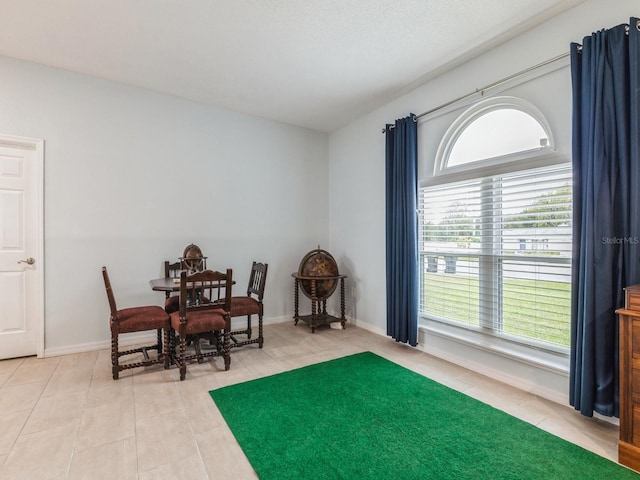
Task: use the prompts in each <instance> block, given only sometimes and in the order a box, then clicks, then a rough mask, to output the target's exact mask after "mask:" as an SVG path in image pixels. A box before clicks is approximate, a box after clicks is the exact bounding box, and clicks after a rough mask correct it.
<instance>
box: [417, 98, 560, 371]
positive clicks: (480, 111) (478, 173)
mask: <svg viewBox="0 0 640 480" xmlns="http://www.w3.org/2000/svg"><path fill="white" fill-rule="evenodd" d="M500 108H511V109H516V110H520V111H522V112H524V113H526V114H528V115H530V116H531V117H533V119H535V120H536V121H538V123H539V124H540V125H541V126H542V128H543V129H544V131H545V133H546V135H547V138H548V143H547V145H546V146H544V147H542V148H536V149H529V150H524V151H520V152H515V153H510V154H507V155H501V156H497V157H493V158H489V159H483V160H478V161H472V162H469V163H466V164H462V165H456V166H453V167H448V166H447V160H448V155H449V154H450V152H451V150H452V148H453V145H454V144H455V141H456V140H457V139H458V138H459V136H460V134H461V133H462V132H463V131H464V129H465V128H466V127H468V126H469V125H470V124H471V123H472V122H473V121H475V120H476V119H477V118H479V117H481V116H482V115H484V114H486V113H489V112H491V111H494V110H497V109H500ZM562 164H566V165H567V166H568V168H570V158H567V156H566V155H558V154H557V153H556V151H555V141H554V137H553V133H552V130H551V127H550V124H549V122H548V121H547V119H546V118H545V116H544V115H543V114H542V113H541V112H540V110H539V109H538V108H536V107H535V106H534V105H533V104H531V103H530V102H528V101H526V100H524V99H522V98H518V97H513V96H500V97H492V98H488V99H484V100H481V101H479V102H476V103H475V104H474V105H472V106H471V107H469V108H467V109H466V110H465V111H464V112H463V113H462V114H460V115H459V116H458V117H457V118H456V119H455V120H454V121H453V122H452V124H451V125H450V127H449V128H448V129H447V130H446V132H445V134H444V135H443V137H442V140H441V142H440V144H439V146H438V150H437V154H436V161H435V162H434V171H433V175H432V176H431V177H429V178H428V179H426V180H425V181H422V182H421V185H420V190H423V189H424V188H428V187H431V186H434V185H442V184H448V183H455V182H457V181H460V180H468V179H474V178H475V179H482V178H484V177H489V176H493V175H499V174H504V173H511V172H518V171H525V170H531V169H535V168H540V167H545V166H551V165H562ZM420 215H422V212H420ZM419 254H420V255H421V254H422V250H421V251H420V252H419ZM419 261H420V262H422V259H420V260H419ZM569 262H570V260H569ZM421 267H422V263H421V264H420V268H421ZM420 284H421V287H422V280H421V281H420ZM419 317H420V327H421V328H425V329H427V330H429V331H430V332H431V333H435V334H437V335H441V336H443V337H447V338H450V339H453V340H455V341H458V342H461V343H468V344H471V345H474V346H477V347H478V346H479V347H481V348H483V349H487V350H491V351H495V352H499V353H501V354H504V355H507V356H510V355H514V356H517V357H518V358H520V359H524V360H529V361H530V363H532V364H536V365H538V366H540V365H542V366H547V367H548V368H550V369H553V370H559V371H565V370H566V367H567V359H568V356H569V349H568V348H564V347H557V346H554V345H549V344H545V345H539V344H536V342H535V341H527V340H526V339H520V338H517V337H515V338H514V337H513V336H511V335H508V334H506V335H505V334H502V333H500V332H496V331H495V330H494V329H491V331H489V332H487V330H486V329H485V328H484V326H481V327H478V328H473V327H470V326H468V325H461V324H457V323H456V322H455V321H451V320H449V321H447V320H443V319H439V318H436V317H430V316H429V315H425V313H424V312H423V311H422V310H420V311H419Z"/></svg>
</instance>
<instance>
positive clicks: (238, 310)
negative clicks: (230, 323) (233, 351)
mask: <svg viewBox="0 0 640 480" xmlns="http://www.w3.org/2000/svg"><path fill="white" fill-rule="evenodd" d="M268 267H269V265H268V264H266V263H258V262H253V264H252V265H251V275H250V276H249V286H248V287H247V295H246V296H237V297H232V298H231V317H232V318H233V317H244V316H246V317H247V328H246V330H234V331H232V332H231V339H232V340H233V344H232V345H231V346H232V347H241V346H243V345H249V344H251V343H257V344H258V347H259V348H262V345H263V343H264V337H263V334H262V331H263V328H262V315H263V311H264V308H263V305H262V298H263V296H264V287H265V284H266V281H267V268H268ZM252 315H257V316H258V338H254V339H252V338H251V335H252V329H251V316H252ZM243 334H244V335H247V339H246V340H239V339H238V338H237V335H243Z"/></svg>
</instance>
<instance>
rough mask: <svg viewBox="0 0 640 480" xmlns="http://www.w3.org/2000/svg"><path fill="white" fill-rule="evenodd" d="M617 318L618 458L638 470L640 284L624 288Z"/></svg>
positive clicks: (639, 454) (639, 433) (639, 465)
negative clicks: (618, 354) (618, 366)
mask: <svg viewBox="0 0 640 480" xmlns="http://www.w3.org/2000/svg"><path fill="white" fill-rule="evenodd" d="M616 313H617V314H618V316H619V322H620V441H619V442H618V461H619V462H620V463H621V464H623V465H626V466H627V467H629V468H633V469H634V470H638V471H640V285H633V286H630V287H627V288H626V289H625V306H624V308H621V309H619V310H616Z"/></svg>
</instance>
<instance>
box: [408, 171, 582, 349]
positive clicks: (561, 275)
mask: <svg viewBox="0 0 640 480" xmlns="http://www.w3.org/2000/svg"><path fill="white" fill-rule="evenodd" d="M571 181H572V180H571V168H570V166H567V165H563V166H555V167H546V168H539V169H534V170H526V171H519V172H515V173H513V172H512V173H506V174H501V175H494V176H491V177H485V178H477V179H473V180H468V181H463V182H457V183H451V184H446V185H438V186H433V187H427V188H423V189H421V190H420V199H419V203H420V234H421V239H420V244H419V245H420V262H421V270H420V271H421V275H420V278H421V286H420V312H421V315H424V316H426V317H428V318H431V319H434V320H440V321H444V322H450V323H455V324H457V325H464V326H466V327H467V328H470V329H474V330H479V331H483V332H485V333H489V334H492V335H498V336H502V337H508V338H511V339H514V340H517V341H520V342H524V343H527V344H530V345H534V346H539V347H543V348H544V347H549V348H552V349H558V348H560V349H564V348H568V346H569V323H570V308H571V307H570V298H571V297H570V293H571V286H570V285H571V284H570V282H571V216H572V205H571V198H572V194H571Z"/></svg>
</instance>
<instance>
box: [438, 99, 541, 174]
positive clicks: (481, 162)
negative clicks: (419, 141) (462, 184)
mask: <svg viewBox="0 0 640 480" xmlns="http://www.w3.org/2000/svg"><path fill="white" fill-rule="evenodd" d="M548 150H553V137H552V135H551V129H550V128H549V124H548V122H547V121H546V119H545V118H544V116H543V115H542V113H541V112H540V111H539V110H538V109H537V108H535V107H534V106H533V105H532V104H530V103H529V102H527V101H525V100H523V99H520V98H516V97H496V98H490V99H487V100H484V101H482V102H478V103H476V104H475V105H474V106H472V107H471V108H469V109H467V110H466V111H465V112H464V113H463V114H462V115H460V116H459V117H458V118H457V119H456V120H455V122H453V124H452V125H451V127H449V129H448V130H447V132H446V133H445V135H444V138H443V139H442V142H441V143H440V147H439V148H438V152H437V159H436V160H437V161H436V171H435V172H434V173H435V174H436V175H437V174H442V173H445V172H449V171H458V170H469V169H475V168H478V167H482V166H486V165H496V164H501V163H506V162H511V161H514V160H518V159H521V158H531V157H533V156H537V155H540V154H541V153H544V152H546V151H548Z"/></svg>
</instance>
